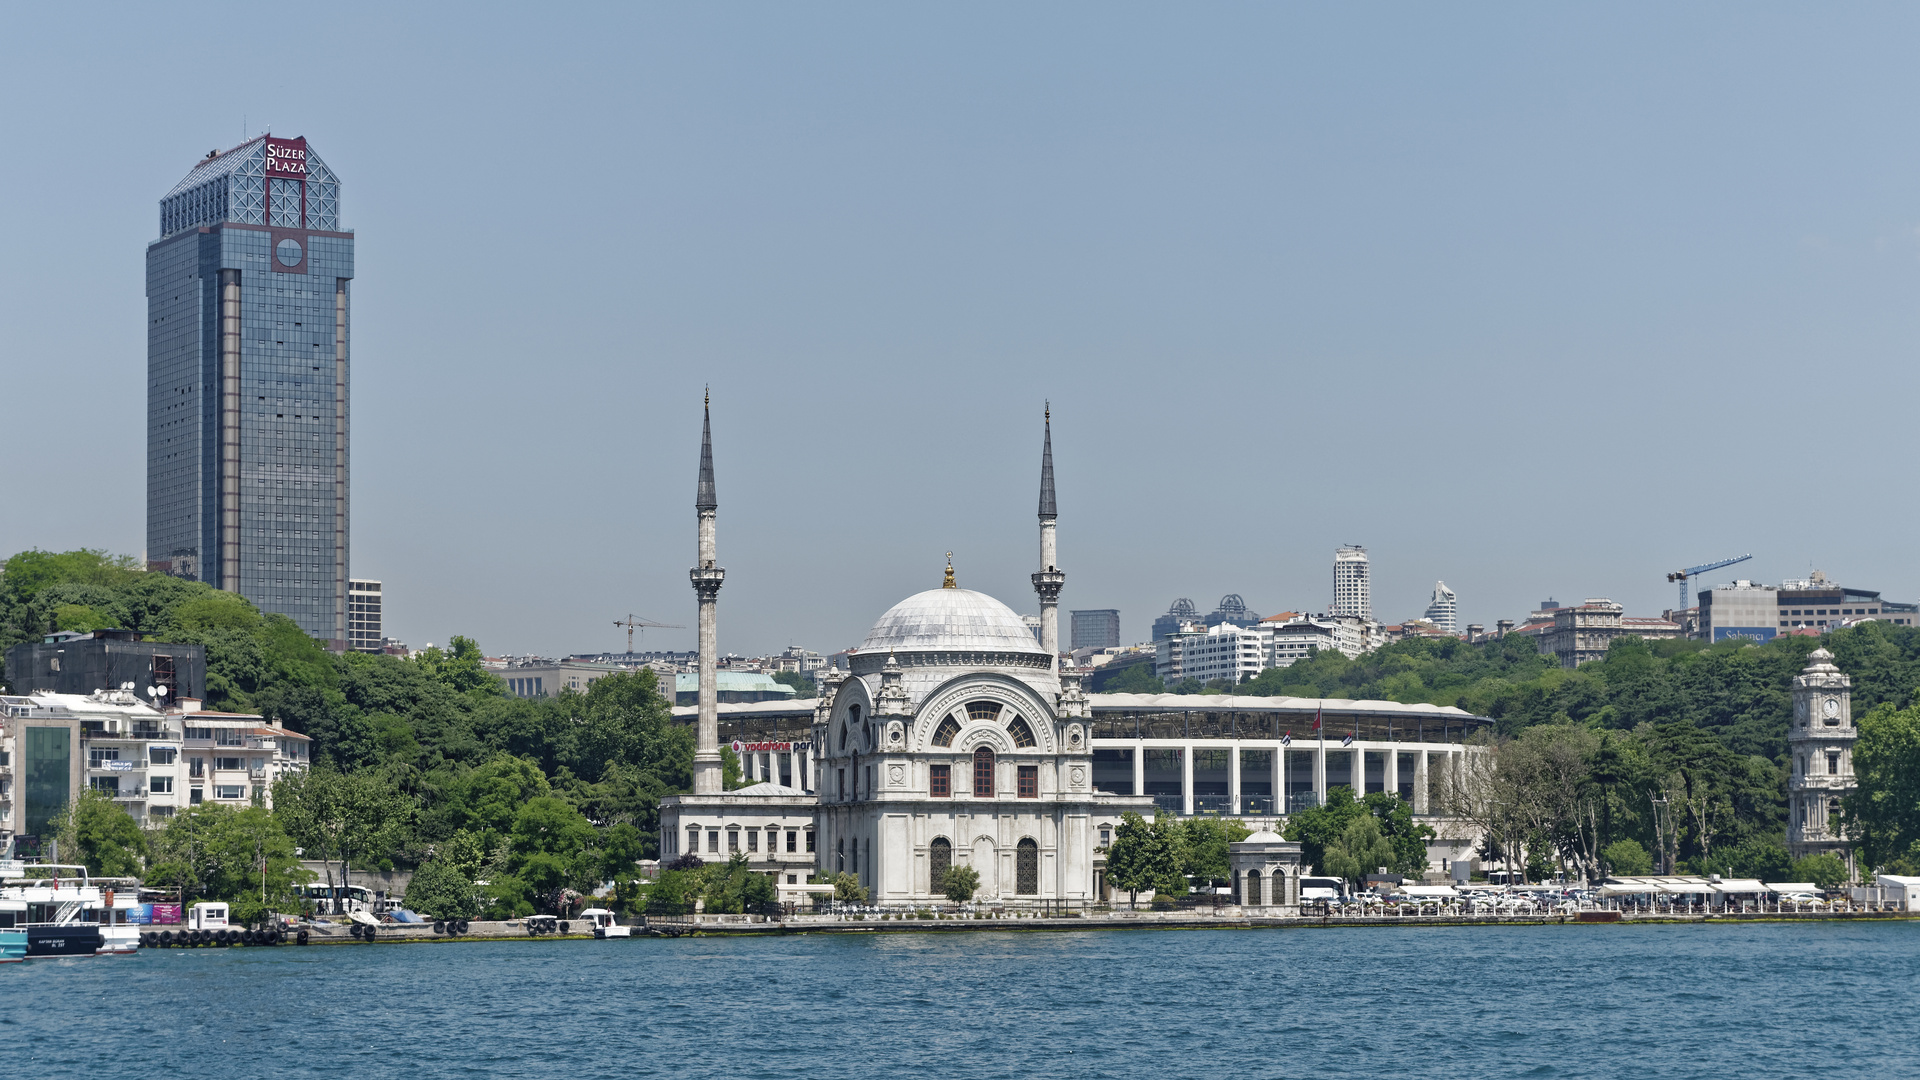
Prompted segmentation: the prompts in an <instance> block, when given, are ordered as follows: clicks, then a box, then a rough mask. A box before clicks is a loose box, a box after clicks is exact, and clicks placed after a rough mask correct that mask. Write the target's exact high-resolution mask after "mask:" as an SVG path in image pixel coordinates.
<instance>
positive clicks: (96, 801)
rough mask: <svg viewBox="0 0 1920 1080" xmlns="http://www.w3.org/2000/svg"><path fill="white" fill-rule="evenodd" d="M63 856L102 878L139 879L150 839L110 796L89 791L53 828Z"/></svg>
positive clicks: (61, 816)
mask: <svg viewBox="0 0 1920 1080" xmlns="http://www.w3.org/2000/svg"><path fill="white" fill-rule="evenodd" d="M53 832H54V835H55V836H57V837H58V838H59V840H60V850H61V852H62V853H67V852H71V853H72V855H71V856H70V857H72V858H76V859H78V860H79V861H80V862H82V863H85V864H86V867H87V872H88V873H89V874H94V875H96V876H99V877H138V876H140V868H141V859H142V856H144V855H145V854H146V851H147V841H146V837H144V836H142V835H141V833H140V825H139V823H138V822H136V821H134V820H133V816H132V815H130V814H128V813H127V812H126V810H124V809H122V808H121V806H120V804H119V803H116V802H114V801H113V799H112V798H111V797H109V796H108V795H107V793H106V792H103V791H96V790H94V789H93V788H88V789H86V790H84V791H82V792H81V793H80V798H78V799H76V800H75V801H74V803H73V805H72V806H70V807H69V808H68V809H67V810H65V811H63V812H62V814H61V815H60V817H59V818H58V819H57V821H56V823H55V824H54V827H53Z"/></svg>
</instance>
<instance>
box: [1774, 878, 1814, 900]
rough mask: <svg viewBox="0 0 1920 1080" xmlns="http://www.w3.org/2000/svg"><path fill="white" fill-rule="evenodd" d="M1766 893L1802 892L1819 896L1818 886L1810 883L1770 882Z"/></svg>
mask: <svg viewBox="0 0 1920 1080" xmlns="http://www.w3.org/2000/svg"><path fill="white" fill-rule="evenodd" d="M1767 891H1768V892H1777V893H1801V892H1803V893H1812V894H1813V895H1815V896H1818V895H1820V886H1818V885H1815V884H1814V883H1813V882H1811V881H1770V882H1767Z"/></svg>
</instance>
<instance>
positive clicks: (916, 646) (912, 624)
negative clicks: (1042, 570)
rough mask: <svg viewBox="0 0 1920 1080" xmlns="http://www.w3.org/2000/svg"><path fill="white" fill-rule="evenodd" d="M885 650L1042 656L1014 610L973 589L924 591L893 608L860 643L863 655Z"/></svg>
mask: <svg viewBox="0 0 1920 1080" xmlns="http://www.w3.org/2000/svg"><path fill="white" fill-rule="evenodd" d="M889 650H892V651H897V652H921V651H928V650H966V651H969V652H1027V653H1037V654H1039V655H1041V656H1045V655H1046V650H1044V649H1042V648H1041V647H1040V643H1039V642H1038V641H1035V640H1034V638H1033V631H1031V630H1028V629H1027V626H1026V624H1025V623H1023V622H1021V621H1020V616H1018V615H1016V614H1014V612H1013V609H1012V608H1010V607H1008V606H1007V605H1005V604H1003V603H1001V602H1000V601H998V600H995V599H994V598H993V597H991V596H988V595H987V594H986V593H983V592H974V591H973V590H972V589H928V590H927V591H926V592H923V593H915V594H914V595H912V596H909V597H907V598H906V599H905V600H902V601H900V602H899V603H897V604H895V605H893V607H892V608H890V609H889V610H888V611H887V613H886V614H885V615H882V616H880V621H879V622H877V623H874V624H873V629H872V630H869V631H867V639H866V640H865V641H862V642H861V643H860V651H861V652H862V653H868V654H871V653H885V652H888V651H889Z"/></svg>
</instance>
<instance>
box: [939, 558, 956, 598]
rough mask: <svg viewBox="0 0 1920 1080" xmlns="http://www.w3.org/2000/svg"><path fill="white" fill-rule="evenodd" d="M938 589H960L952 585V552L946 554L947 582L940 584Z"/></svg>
mask: <svg viewBox="0 0 1920 1080" xmlns="http://www.w3.org/2000/svg"><path fill="white" fill-rule="evenodd" d="M940 587H941V588H943V589H957V588H959V587H960V586H958V585H955V584H954V583H953V552H951V551H949V552H947V580H945V581H943V582H941V583H940Z"/></svg>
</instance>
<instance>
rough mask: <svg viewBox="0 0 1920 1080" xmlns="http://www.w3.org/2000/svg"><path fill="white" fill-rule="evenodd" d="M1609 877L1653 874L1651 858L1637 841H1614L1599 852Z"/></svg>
mask: <svg viewBox="0 0 1920 1080" xmlns="http://www.w3.org/2000/svg"><path fill="white" fill-rule="evenodd" d="M1600 861H1601V863H1602V865H1603V866H1604V867H1605V869H1604V871H1603V872H1604V873H1605V874H1607V875H1608V876H1609V877H1639V876H1644V875H1646V874H1651V873H1653V856H1652V855H1649V854H1647V849H1646V848H1644V847H1641V846H1640V841H1638V840H1615V841H1614V842H1613V843H1611V844H1608V845H1607V846H1606V847H1605V848H1604V849H1602V850H1601V852H1600Z"/></svg>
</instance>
